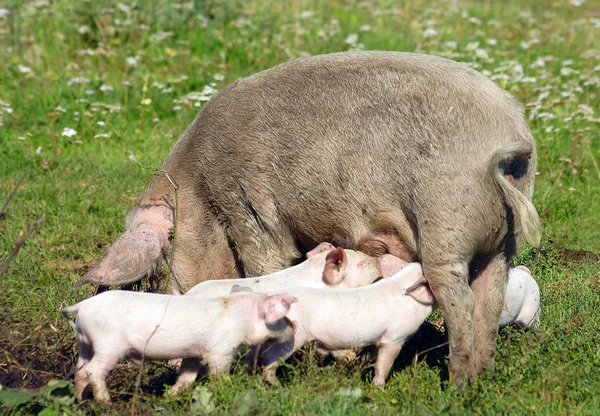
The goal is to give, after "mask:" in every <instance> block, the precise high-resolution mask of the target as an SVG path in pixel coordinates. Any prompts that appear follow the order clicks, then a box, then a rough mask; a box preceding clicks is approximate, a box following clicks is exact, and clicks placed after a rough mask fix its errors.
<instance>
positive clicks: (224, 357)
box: [206, 354, 233, 374]
mask: <svg viewBox="0 0 600 416" xmlns="http://www.w3.org/2000/svg"><path fill="white" fill-rule="evenodd" d="M232 361H233V354H218V355H217V354H211V355H210V357H207V358H206V364H207V365H208V373H209V374H222V373H225V374H228V373H229V369H230V368H231V362H232Z"/></svg>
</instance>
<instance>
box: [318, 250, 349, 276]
mask: <svg viewBox="0 0 600 416" xmlns="http://www.w3.org/2000/svg"><path fill="white" fill-rule="evenodd" d="M347 265H348V257H346V252H345V251H344V249H343V248H341V247H338V248H336V249H335V250H333V251H332V252H331V253H329V254H328V255H327V257H326V258H325V269H323V281H324V282H325V283H326V284H328V285H336V284H338V283H340V282H341V281H342V280H344V276H345V271H346V266H347Z"/></svg>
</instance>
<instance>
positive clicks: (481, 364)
mask: <svg viewBox="0 0 600 416" xmlns="http://www.w3.org/2000/svg"><path fill="white" fill-rule="evenodd" d="M507 280H508V260H507V258H506V256H505V254H504V253H503V252H500V253H497V254H495V255H493V256H492V257H491V259H490V260H489V262H488V263H487V264H485V265H484V267H483V269H482V271H481V273H479V275H478V276H476V277H475V279H474V280H473V282H472V283H471V288H472V289H473V293H474V294H475V313H474V318H473V319H474V329H475V357H474V361H473V369H472V371H473V373H474V374H473V375H476V374H478V373H480V372H481V371H482V370H484V369H487V370H492V369H493V368H494V363H495V360H494V357H495V354H496V339H497V338H498V322H499V321H500V314H501V313H502V307H503V305H504V294H505V291H506V282H507Z"/></svg>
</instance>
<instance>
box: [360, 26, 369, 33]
mask: <svg viewBox="0 0 600 416" xmlns="http://www.w3.org/2000/svg"><path fill="white" fill-rule="evenodd" d="M359 30H360V31H361V32H370V31H371V26H369V25H362V26H361V27H360V29H359Z"/></svg>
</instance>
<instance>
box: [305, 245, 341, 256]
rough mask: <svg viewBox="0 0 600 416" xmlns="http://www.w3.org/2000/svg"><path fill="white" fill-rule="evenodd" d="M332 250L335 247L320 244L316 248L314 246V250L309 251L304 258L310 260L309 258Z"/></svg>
mask: <svg viewBox="0 0 600 416" xmlns="http://www.w3.org/2000/svg"><path fill="white" fill-rule="evenodd" d="M334 249H335V247H334V246H333V244H331V243H321V244H319V245H318V246H316V247H315V248H313V249H312V250H311V251H309V252H308V253H306V258H307V259H310V258H311V257H313V256H316V255H317V254H321V253H324V252H326V251H331V250H334Z"/></svg>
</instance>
